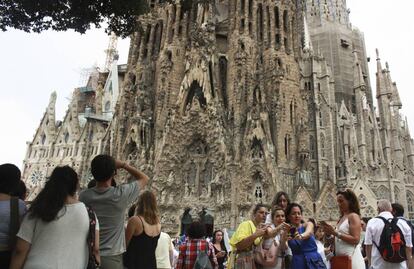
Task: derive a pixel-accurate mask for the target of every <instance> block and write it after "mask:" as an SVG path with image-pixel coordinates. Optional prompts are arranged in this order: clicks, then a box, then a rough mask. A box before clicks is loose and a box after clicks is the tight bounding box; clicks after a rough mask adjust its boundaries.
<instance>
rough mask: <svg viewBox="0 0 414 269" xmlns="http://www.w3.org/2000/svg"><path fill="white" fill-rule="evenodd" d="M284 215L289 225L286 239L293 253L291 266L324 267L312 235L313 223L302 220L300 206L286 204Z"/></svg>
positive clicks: (304, 267) (299, 268)
mask: <svg viewBox="0 0 414 269" xmlns="http://www.w3.org/2000/svg"><path fill="white" fill-rule="evenodd" d="M286 216H287V221H288V223H289V224H290V225H291V228H290V231H289V241H288V244H289V247H290V249H291V250H292V254H293V256H292V264H291V268H295V269H326V266H325V263H324V262H323V260H322V257H321V256H320V255H319V253H318V247H317V245H316V241H315V237H314V235H313V234H314V228H315V224H314V223H313V222H312V221H311V220H310V221H308V222H305V223H304V222H303V217H302V207H301V206H300V205H299V204H297V203H291V204H289V205H288V207H287V208H286Z"/></svg>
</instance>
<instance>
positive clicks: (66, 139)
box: [64, 132, 69, 143]
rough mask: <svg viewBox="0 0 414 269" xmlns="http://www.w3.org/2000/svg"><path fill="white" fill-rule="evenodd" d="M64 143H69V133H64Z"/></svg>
mask: <svg viewBox="0 0 414 269" xmlns="http://www.w3.org/2000/svg"><path fill="white" fill-rule="evenodd" d="M64 141H65V143H68V142H69V132H66V133H65V136H64Z"/></svg>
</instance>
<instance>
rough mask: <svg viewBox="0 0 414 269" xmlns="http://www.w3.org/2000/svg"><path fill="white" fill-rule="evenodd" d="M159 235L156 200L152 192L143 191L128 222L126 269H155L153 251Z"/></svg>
mask: <svg viewBox="0 0 414 269" xmlns="http://www.w3.org/2000/svg"><path fill="white" fill-rule="evenodd" d="M160 233H161V224H160V218H159V213H158V207H157V200H156V198H155V195H154V193H153V192H151V191H144V192H143V193H142V194H141V195H140V196H139V198H138V203H137V207H136V216H133V217H131V218H130V219H129V220H128V225H127V228H126V232H125V238H126V244H127V251H126V253H125V254H124V266H125V267H126V268H128V269H140V268H142V269H156V268H157V260H156V256H155V249H156V248H157V244H158V239H159V238H160Z"/></svg>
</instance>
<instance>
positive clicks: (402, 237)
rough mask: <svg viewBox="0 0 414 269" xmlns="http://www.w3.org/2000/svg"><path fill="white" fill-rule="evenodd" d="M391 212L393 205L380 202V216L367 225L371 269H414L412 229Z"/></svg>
mask: <svg viewBox="0 0 414 269" xmlns="http://www.w3.org/2000/svg"><path fill="white" fill-rule="evenodd" d="M391 212H392V207H391V203H390V202H389V201H388V200H379V201H378V213H379V215H378V216H377V217H375V218H372V219H371V220H370V221H369V222H368V224H367V230H366V233H365V245H366V250H367V258H368V265H369V268H372V269H406V268H408V269H414V264H413V257H412V247H413V245H412V238H411V228H410V226H408V224H407V223H406V221H404V220H402V219H399V218H394V216H393V215H392V213H391Z"/></svg>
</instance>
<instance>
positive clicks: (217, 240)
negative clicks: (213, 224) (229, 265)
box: [212, 230, 227, 269]
mask: <svg viewBox="0 0 414 269" xmlns="http://www.w3.org/2000/svg"><path fill="white" fill-rule="evenodd" d="M212 243H213V247H214V253H215V254H216V257H217V262H218V269H224V262H225V261H226V260H227V249H226V246H225V245H224V240H223V231H221V230H217V231H215V232H214V233H213V241H212Z"/></svg>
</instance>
